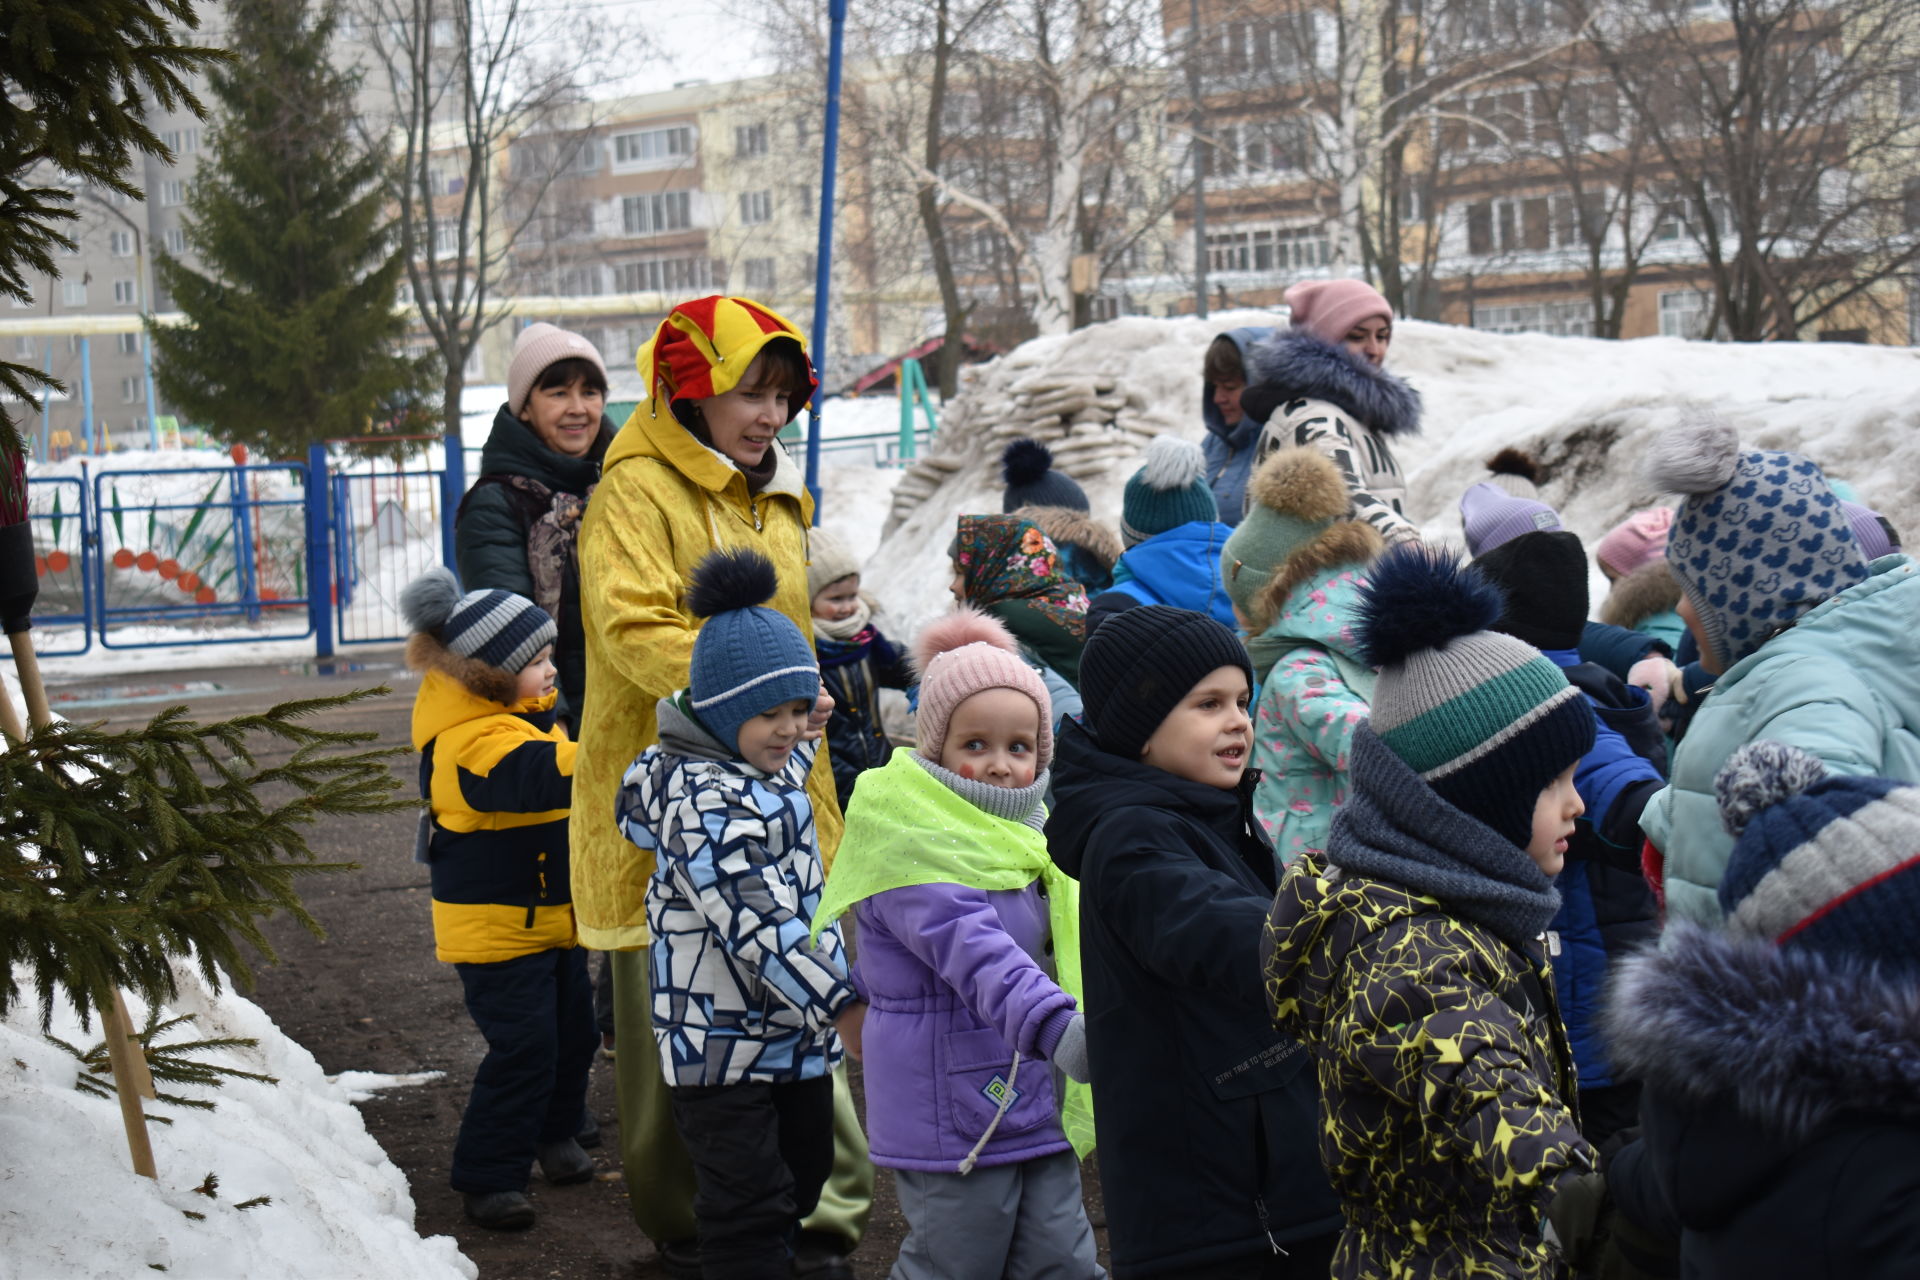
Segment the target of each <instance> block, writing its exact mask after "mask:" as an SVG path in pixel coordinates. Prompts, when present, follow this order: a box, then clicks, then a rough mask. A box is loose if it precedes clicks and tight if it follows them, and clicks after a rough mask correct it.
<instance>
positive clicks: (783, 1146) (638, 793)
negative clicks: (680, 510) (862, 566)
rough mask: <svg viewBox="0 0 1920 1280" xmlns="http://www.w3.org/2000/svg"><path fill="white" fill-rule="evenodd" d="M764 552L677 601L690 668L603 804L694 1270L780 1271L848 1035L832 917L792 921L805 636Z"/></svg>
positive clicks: (806, 908) (806, 869)
mask: <svg viewBox="0 0 1920 1280" xmlns="http://www.w3.org/2000/svg"><path fill="white" fill-rule="evenodd" d="M776 586H777V583H776V577H775V572H774V568H773V564H772V562H770V561H769V560H767V558H766V557H764V556H762V555H760V554H759V553H758V552H755V551H751V550H741V551H716V552H713V553H711V554H709V555H708V556H707V557H706V559H704V560H703V561H701V563H700V564H699V566H698V567H697V568H696V569H695V570H694V574H693V582H692V586H691V590H690V591H689V593H688V597H687V607H688V608H689V610H691V612H692V614H693V616H694V617H696V618H704V619H706V624H705V625H704V626H703V627H702V628H701V629H700V634H699V637H698V638H697V639H696V640H695V641H694V645H693V662H692V678H691V680H690V682H689V684H688V686H687V688H685V689H684V690H682V691H681V692H679V693H677V694H674V695H673V696H672V697H670V698H663V699H661V701H660V705H659V708H658V711H659V723H660V742H659V743H658V745H656V746H652V747H649V748H647V749H646V750H645V751H644V752H642V753H641V755H640V757H639V759H637V760H635V761H634V762H633V766H632V767H631V768H630V769H628V770H627V774H626V778H625V780H624V781H623V783H622V785H621V789H620V803H619V810H618V812H619V822H620V828H621V830H622V831H623V832H625V834H626V836H627V838H628V839H630V840H632V841H633V842H634V843H635V844H638V845H641V846H643V847H646V848H650V849H651V850H653V852H654V855H655V859H656V862H655V868H656V869H655V871H654V873H653V878H652V880H651V881H649V882H648V885H647V927H648V929H649V931H650V932H651V934H652V937H653V945H652V946H651V947H650V948H649V959H650V961H651V964H650V970H651V972H650V977H651V985H652V992H653V1001H652V1004H653V1010H652V1012H653V1035H654V1040H655V1043H656V1044H657V1046H658V1050H659V1055H660V1069H661V1072H662V1074H663V1075H664V1076H665V1077H666V1080H667V1084H668V1085H669V1087H670V1088H671V1090H672V1094H673V1121H674V1126H675V1128H676V1129H678V1130H679V1133H680V1138H681V1140H682V1141H683V1142H684V1143H685V1144H686V1148H687V1154H688V1156H689V1157H690V1158H691V1160H692V1162H693V1173H694V1187H695V1190H694V1199H693V1211H694V1219H695V1222H696V1224H697V1226H698V1230H699V1239H700V1272H701V1274H702V1275H703V1276H706V1277H708V1278H709V1280H714V1278H716V1277H727V1278H732V1277H738V1278H739V1280H760V1278H761V1277H766V1276H773V1275H785V1274H788V1270H789V1269H790V1267H791V1265H792V1263H791V1257H792V1255H791V1248H790V1242H791V1240H792V1237H793V1235H794V1232H795V1231H796V1229H797V1228H798V1224H799V1221H800V1219H801V1218H803V1217H805V1216H806V1215H807V1214H808V1213H811V1212H812V1211H813V1208H814V1205H815V1204H816V1203H817V1202H818V1200H819V1198H820V1188H821V1186H822V1184H823V1183H825V1181H826V1178H827V1173H828V1170H829V1169H830V1167H831V1166H832V1163H833V1082H832V1080H831V1078H830V1077H829V1075H828V1073H829V1072H830V1071H832V1069H833V1068H834V1066H835V1064H837V1063H838V1061H839V1059H840V1042H839V1040H838V1039H837V1038H836V1036H835V1031H836V1029H837V1030H838V1031H839V1032H840V1033H841V1034H843V1035H845V1036H847V1037H848V1040H849V1042H850V1043H851V1044H853V1045H854V1046H856V1053H857V1046H858V1044H859V1039H858V1036H859V1023H860V1016H861V1014H862V1012H863V1011H864V1009H865V1006H864V1005H862V1004H860V1003H859V1000H858V997H857V996H856V995H855V994H854V991H853V988H852V987H851V986H849V985H848V983H847V972H846V965H845V962H844V961H843V959H842V950H841V942H840V934H839V931H838V930H837V929H827V930H824V931H822V932H821V933H820V935H819V937H818V938H817V939H813V940H810V939H809V937H808V933H809V927H810V925H811V924H812V920H813V914H814V911H815V909H816V908H817V907H818V905H819V901H820V889H821V881H822V872H821V866H820V854H819V851H818V850H817V849H816V848H815V846H814V837H813V805H812V803H811V802H810V801H809V800H808V798H807V792H806V781H807V771H808V770H809V769H810V768H811V767H812V764H813V755H814V750H815V748H814V744H813V742H812V741H811V740H810V738H809V733H808V716H809V713H811V712H812V710H813V706H814V700H815V698H816V697H817V695H818V693H819V690H820V671H819V668H818V667H816V666H815V665H814V660H813V650H812V648H811V646H809V645H808V644H807V639H806V637H805V636H803V635H801V634H800V629H799V628H798V627H796V626H794V625H793V623H792V621H790V620H789V619H788V618H786V617H785V616H784V615H783V614H780V613H778V612H776V611H774V610H773V609H770V608H767V607H766V604H765V602H766V601H768V600H770V599H772V598H773V596H774V593H775V590H776Z"/></svg>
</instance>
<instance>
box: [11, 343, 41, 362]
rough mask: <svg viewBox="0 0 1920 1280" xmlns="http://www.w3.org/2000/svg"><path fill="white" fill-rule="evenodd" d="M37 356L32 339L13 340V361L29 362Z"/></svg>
mask: <svg viewBox="0 0 1920 1280" xmlns="http://www.w3.org/2000/svg"><path fill="white" fill-rule="evenodd" d="M37 354H39V353H38V352H36V351H35V350H34V341H33V339H32V338H25V337H21V338H15V339H14V340H13V358H14V359H15V360H31V359H33V357H34V356H35V355H37Z"/></svg>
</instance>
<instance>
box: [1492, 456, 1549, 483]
mask: <svg viewBox="0 0 1920 1280" xmlns="http://www.w3.org/2000/svg"><path fill="white" fill-rule="evenodd" d="M1487 470H1489V471H1491V472H1493V474H1495V475H1497V476H1519V477H1520V478H1521V479H1522V480H1525V481H1526V482H1527V483H1528V484H1539V483H1541V481H1543V480H1545V479H1546V474H1547V473H1546V472H1545V471H1544V470H1542V469H1541V466H1540V460H1539V459H1538V458H1536V457H1534V456H1533V455H1532V454H1530V453H1528V452H1527V451H1526V450H1525V449H1511V448H1509V449H1502V450H1501V451H1500V452H1498V453H1496V454H1494V455H1493V456H1492V457H1491V458H1488V459H1487Z"/></svg>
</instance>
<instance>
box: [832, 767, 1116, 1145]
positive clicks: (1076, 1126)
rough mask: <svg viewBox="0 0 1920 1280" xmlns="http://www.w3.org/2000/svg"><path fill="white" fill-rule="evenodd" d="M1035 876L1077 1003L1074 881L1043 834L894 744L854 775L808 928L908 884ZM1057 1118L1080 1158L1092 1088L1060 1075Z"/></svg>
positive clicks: (1020, 882)
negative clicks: (883, 757)
mask: <svg viewBox="0 0 1920 1280" xmlns="http://www.w3.org/2000/svg"><path fill="white" fill-rule="evenodd" d="M1036 879H1038V880H1040V881H1041V882H1042V885H1043V887H1044V888H1045V890H1046V894H1047V923H1048V926H1049V928H1050V929H1051V930H1052V933H1053V959H1054V966H1055V969H1056V971H1057V973H1058V978H1059V983H1060V987H1061V989H1062V990H1063V991H1065V992H1066V993H1067V994H1068V995H1070V996H1072V997H1073V998H1074V1002H1075V1003H1076V1004H1078V1005H1080V1006H1081V1007H1082V1009H1083V1010H1084V1007H1085V1004H1086V999H1085V996H1084V995H1083V994H1082V988H1081V985H1080V884H1079V882H1078V881H1076V880H1075V879H1074V878H1073V877H1072V876H1069V875H1068V874H1067V873H1066V872H1064V871H1062V870H1060V868H1059V867H1056V866H1054V865H1053V859H1052V857H1050V856H1049V855H1048V853H1047V842H1046V838H1045V837H1044V836H1042V835H1041V834H1040V833H1039V832H1038V831H1036V830H1034V829H1033V828H1032V827H1030V826H1028V825H1027V824H1026V823H1024V822H1009V821H1007V820H1006V819H1004V818H997V817H995V816H994V815H992V814H990V813H987V812H986V811H984V810H982V809H981V808H980V807H979V806H977V805H975V804H974V803H973V802H971V801H970V800H968V799H967V798H966V797H965V796H962V795H960V794H959V793H958V792H956V791H954V790H953V789H952V788H950V787H948V786H947V785H946V784H945V783H943V782H941V781H940V780H939V779H938V778H936V777H934V776H933V775H932V774H931V773H929V772H927V770H926V769H924V768H922V767H921V765H920V763H919V762H918V761H917V760H916V759H915V758H914V756H913V753H912V752H910V751H896V752H894V753H893V757H892V759H890V760H888V761H887V763H886V764H885V765H883V766H881V767H880V768H878V769H869V770H868V771H867V772H865V773H863V774H861V775H860V784H859V788H858V790H856V791H855V792H854V796H853V801H852V803H851V804H849V805H848V806H847V830H846V834H845V835H843V836H841V838H840V851H839V853H838V855H837V856H836V857H835V858H834V863H833V871H832V873H831V874H829V875H828V876H827V886H826V891H825V893H824V894H823V895H822V896H821V899H820V906H819V909H818V910H816V911H815V912H814V916H813V933H814V937H816V938H818V937H819V935H820V931H821V930H822V929H824V928H826V927H827V926H828V925H830V924H832V923H833V922H834V921H835V920H837V919H839V918H840V916H842V915H844V914H845V913H846V912H847V911H848V910H849V909H851V908H852V907H853V905H854V904H855V903H858V902H864V901H865V900H866V899H868V898H871V897H874V896H876V895H878V894H882V893H885V892H887V890H889V889H904V888H908V887H910V886H915V885H928V884H957V885H961V886H963V887H965V888H968V889H979V890H981V891H982V892H987V893H993V892H999V891H1003V890H1011V889H1024V888H1026V887H1027V886H1028V885H1030V884H1032V883H1033V882H1034V881H1035V880H1036ZM1060 1103H1061V1106H1060V1123H1061V1127H1062V1128H1064V1129H1065V1130H1066V1134H1067V1141H1069V1142H1071V1143H1072V1144H1073V1150H1074V1153H1075V1154H1076V1155H1078V1156H1079V1157H1080V1158H1081V1159H1083V1160H1084V1159H1086V1157H1087V1153H1088V1152H1090V1151H1092V1150H1093V1092H1092V1090H1090V1089H1089V1088H1088V1087H1087V1086H1086V1085H1084V1084H1081V1083H1079V1082H1078V1081H1075V1080H1069V1081H1067V1082H1066V1089H1065V1091H1064V1093H1063V1095H1062V1097H1061V1100H1060Z"/></svg>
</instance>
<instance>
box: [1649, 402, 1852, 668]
mask: <svg viewBox="0 0 1920 1280" xmlns="http://www.w3.org/2000/svg"><path fill="white" fill-rule="evenodd" d="M1646 479H1647V480H1648V482H1649V483H1651V484H1652V485H1654V486H1655V487H1656V488H1659V489H1661V490H1663V491H1666V492H1669V493H1680V494H1685V495H1686V500H1685V501H1684V502H1683V503H1681V505H1680V509H1679V511H1678V512H1677V513H1676V514H1675V517H1674V522H1673V528H1672V530H1671V532H1670V533H1669V534H1668V537H1667V563H1668V564H1669V565H1671V566H1672V567H1673V576H1674V577H1676V578H1678V579H1679V580H1680V589H1681V590H1682V591H1684V592H1685V593H1686V596H1687V599H1688V600H1689V601H1690V602H1691V603H1692V605H1693V611H1694V615H1695V617H1696V618H1697V619H1698V620H1699V626H1700V632H1701V636H1700V639H1701V643H1702V645H1703V646H1704V647H1705V648H1706V649H1707V650H1708V651H1709V652H1710V653H1711V654H1712V656H1713V657H1714V659H1715V660H1716V661H1717V662H1718V663H1719V665H1720V669H1721V670H1726V669H1727V668H1729V667H1731V666H1733V664H1734V663H1736V662H1738V661H1740V660H1741V659H1742V658H1744V657H1746V656H1747V655H1748V654H1750V653H1752V652H1754V650H1756V649H1758V648H1759V647H1760V646H1761V645H1763V644H1765V643H1766V642H1767V640H1768V639H1770V638H1771V637H1772V636H1774V635H1775V634H1777V633H1778V632H1779V631H1780V630H1782V629H1783V628H1784V627H1786V626H1788V625H1790V624H1792V623H1793V622H1795V621H1796V620H1798V619H1799V617H1800V615H1802V614H1804V613H1806V612H1808V611H1809V610H1811V609H1813V608H1814V607H1815V606H1816V605H1819V604H1821V603H1822V602H1824V601H1826V600H1828V599H1831V598H1832V597H1833V596H1836V595H1838V594H1840V593H1841V592H1842V591H1845V590H1846V589H1847V588H1848V587H1852V586H1856V585H1858V584H1859V583H1861V582H1864V581H1866V578H1867V561H1866V558H1865V557H1864V556H1863V555H1861V553H1860V546H1859V543H1858V542H1857V541H1856V540H1855V538H1854V535H1853V530H1852V529H1851V528H1850V527H1849V525H1848V523H1847V516H1846V512H1845V511H1843V510H1842V509H1841V506H1840V500H1839V499H1838V498H1836V497H1834V495H1833V490H1832V489H1830V488H1829V487H1828V486H1827V479H1826V476H1825V475H1823V474H1822V473H1821V471H1820V468H1819V467H1818V466H1816V465H1814V464H1813V463H1812V462H1811V461H1809V460H1808V459H1806V458H1803V457H1801V456H1800V455H1799V454H1797V453H1781V452H1777V451H1775V450H1771V449H1742V448H1741V447H1740V437H1739V434H1738V433H1737V432H1735V431H1734V429H1733V428H1732V427H1730V426H1728V425H1726V424H1725V423H1722V422H1717V421H1704V422H1697V423H1691V424H1689V425H1686V426H1681V427H1674V428H1672V429H1670V430H1668V431H1666V432H1665V433H1663V434H1662V435H1661V436H1659V437H1658V438H1657V439H1656V440H1654V442H1653V444H1652V446H1651V447H1649V448H1648V450H1647V455H1646Z"/></svg>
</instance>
